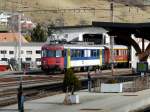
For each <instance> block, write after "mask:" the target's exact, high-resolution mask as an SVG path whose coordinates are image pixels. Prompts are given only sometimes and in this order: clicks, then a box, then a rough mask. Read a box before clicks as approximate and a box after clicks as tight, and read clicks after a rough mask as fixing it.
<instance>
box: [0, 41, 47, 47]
mask: <svg viewBox="0 0 150 112" xmlns="http://www.w3.org/2000/svg"><path fill="white" fill-rule="evenodd" d="M44 44H46V43H44V42H30V43H22V44H21V46H24V47H25V46H29V47H31V46H43V45H44ZM17 45H19V43H18V42H0V46H17Z"/></svg>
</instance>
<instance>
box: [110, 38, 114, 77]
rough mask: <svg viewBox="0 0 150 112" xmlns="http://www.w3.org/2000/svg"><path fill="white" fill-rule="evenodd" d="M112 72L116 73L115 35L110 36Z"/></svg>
mask: <svg viewBox="0 0 150 112" xmlns="http://www.w3.org/2000/svg"><path fill="white" fill-rule="evenodd" d="M110 52H111V72H112V75H114V36H110Z"/></svg>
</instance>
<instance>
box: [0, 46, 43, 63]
mask: <svg viewBox="0 0 150 112" xmlns="http://www.w3.org/2000/svg"><path fill="white" fill-rule="evenodd" d="M41 46H42V45H41V44H37V45H32V44H28V45H24V46H23V45H22V46H21V51H23V52H21V58H22V62H29V63H34V64H38V65H40V64H41V62H40V61H38V62H36V59H37V58H41V53H40V54H37V53H36V51H41ZM3 51H6V54H3V53H2V52H3ZM10 51H14V53H13V54H10V53H9V52H10ZM27 51H31V52H32V54H28V53H27ZM3 58H7V59H8V60H10V59H12V58H13V59H16V60H18V46H16V45H8V46H7V45H4V46H3V45H0V60H2V59H3ZM26 58H31V61H27V60H26Z"/></svg>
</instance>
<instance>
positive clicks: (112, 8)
mask: <svg viewBox="0 0 150 112" xmlns="http://www.w3.org/2000/svg"><path fill="white" fill-rule="evenodd" d="M110 11H111V20H110V21H112V22H114V0H112V1H111V3H110Z"/></svg>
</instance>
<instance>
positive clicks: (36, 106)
mask: <svg viewBox="0 0 150 112" xmlns="http://www.w3.org/2000/svg"><path fill="white" fill-rule="evenodd" d="M76 94H79V96H80V104H73V105H64V104H63V103H62V102H63V100H64V97H65V94H60V95H55V96H50V97H46V98H41V99H38V100H33V101H27V102H25V112H128V111H129V110H133V109H137V108H140V107H143V106H145V105H149V104H150V97H149V96H150V90H145V91H140V92H136V93H92V92H91V93H89V92H87V90H82V91H80V92H76ZM0 112H18V111H17V105H12V106H7V107H4V108H1V109H0Z"/></svg>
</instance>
